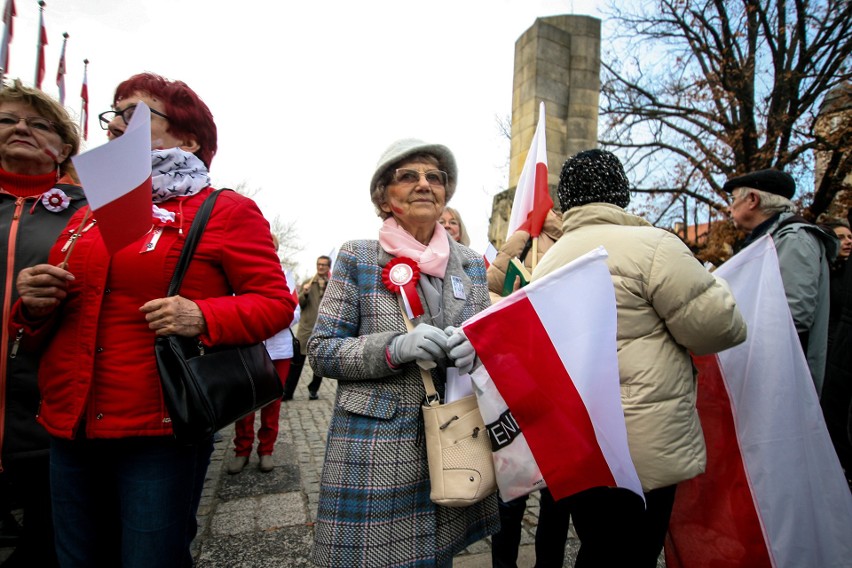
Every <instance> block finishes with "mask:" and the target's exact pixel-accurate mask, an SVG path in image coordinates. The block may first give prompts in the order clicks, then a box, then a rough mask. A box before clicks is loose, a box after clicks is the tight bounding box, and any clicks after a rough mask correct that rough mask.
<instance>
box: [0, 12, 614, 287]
mask: <svg viewBox="0 0 852 568" xmlns="http://www.w3.org/2000/svg"><path fill="white" fill-rule="evenodd" d="M5 1H6V0H0V3H3V4H5ZM15 4H16V8H17V13H18V15H17V17H16V18H15V21H14V38H13V40H12V44H11V47H10V64H9V71H8V76H9V77H20V78H21V80H22V81H23V82H24V83H25V84H28V85H32V84H33V82H34V79H35V57H36V39H37V29H38V2H37V1H36V0H16V2H15ZM597 6H598V1H597V0H575V1H573V2H572V1H570V0H569V1H552V0H432V1H430V2H410V1H405V0H387V1H384V0H364V1H362V2H351V1H345V0H335V1H326V2H320V1H314V2H281V1H260V2H227V3H226V2H220V1H218V0H169V1H164V0H147V1H145V2H130V1H126V0H48V1H47V4H46V6H45V11H44V19H45V26H46V28H47V33H48V46H47V48H46V60H47V72H46V76H45V80H44V83H43V85H42V88H43V89H44V90H45V91H46V92H48V93H49V94H51V95H54V96H58V89H57V87H56V82H55V79H56V70H57V64H58V61H59V54H60V50H61V48H62V33H63V32H68V34H69V35H70V38H69V40H68V47H67V51H66V60H67V68H68V71H67V75H66V78H65V79H66V91H67V95H66V101H65V103H66V106H67V107H68V109H69V111H70V112H72V114H73V115H74V116H79V114H80V98H79V95H80V86H81V82H82V76H83V59H89V61H90V64H89V75H88V76H89V81H88V84H89V113H90V120H89V140H88V142H87V147H88V148H93V147H95V146H99V145H101V144H104V143H106V136H105V135H104V132H103V131H102V130H101V129H100V127H99V126H98V122H97V115H98V114H99V113H100V112H103V111H105V110H109V107H110V104H111V102H112V94H113V92H114V89H115V86H116V85H117V84H118V83H119V82H121V81H122V80H124V79H126V78H127V77H129V76H131V75H133V74H135V73H139V72H142V71H152V72H155V73H159V74H161V75H164V76H165V77H168V78H170V79H180V80H183V81H185V82H186V83H187V84H188V85H189V86H190V87H192V88H193V89H194V90H195V91H196V92H197V93H198V94H199V95H200V96H201V98H202V99H204V100H205V102H206V103H207V104H208V105H209V106H210V109H211V110H212V112H213V115H214V117H215V119H216V123H217V126H218V129H219V151H218V154H217V155H216V158H215V159H214V161H213V164H212V167H211V175H212V177H213V182H214V185H216V186H231V187H233V186H235V185H237V184H240V183H244V184H246V185H247V187H248V188H249V189H252V190H259V192H258V193H257V195H256V196H255V200H256V201H257V202H258V204H259V205H260V207H261V209H262V210H263V212H264V215H266V217H267V218H268V219H270V220H272V219H274V218H275V217H276V216H278V217H279V218H280V220H281V221H282V222H284V223H290V222H292V223H295V229H296V231H297V234H298V236H299V240H300V241H301V243H302V244H303V245H304V251H303V252H301V253H299V254H298V255H296V261H297V262H298V263H299V271H298V274H299V275H300V276H302V275H305V274H307V273H308V272H310V271H312V270H313V264H314V259H315V258H316V257H317V256H318V255H321V254H328V253H329V252H330V251H331V250H332V249H335V248H337V247H339V245H340V244H341V243H342V242H344V241H346V240H349V239H355V238H376V236H377V232H378V228H379V226H380V220H379V218H378V217H377V216H376V214H375V212H374V210H373V207H372V204H371V202H370V199H369V182H370V178H371V177H372V174H373V170H374V167H375V164H376V162H377V160H378V158H379V156H380V154H381V153H382V151H383V150H384V149H385V148H386V147H387V146H388V145H389V144H390V143H391V142H392V141H394V140H396V139H398V138H403V137H416V138H422V139H425V140H427V141H431V142H437V143H442V144H445V145H447V146H448V147H449V148H450V149H451V150H452V151H453V153H454V154H455V156H456V159H457V161H458V164H459V186H458V189H457V192H456V195H455V197H454V198H453V200H452V202H451V203H450V205H452V206H454V207H456V208H458V209H459V210H460V212H461V214H462V218H463V220H464V222H465V224H466V225H467V227H468V229H469V232H470V233H471V246H472V247H473V248H474V249H476V250H479V251H480V252H481V251H482V250H483V249H484V247H485V244H486V238H487V225H488V218H489V216H490V213H491V201H492V197H493V196H494V195H495V194H496V193H498V192H499V191H501V190H503V189H505V187H506V184H507V183H508V173H509V172H508V166H507V164H508V153H509V143H508V140H506V139H505V138H504V137H503V136H502V135H501V134H500V131H499V129H498V127H497V120H498V118H501V117H502V118H506V117H509V116H510V114H511V104H512V73H513V59H514V45H515V40H517V38H518V37H519V36H520V35H521V34H522V33H523V32H524V31H525V30H526V29H527V28H529V27H530V26H531V25H532V24H533V22H534V21H535V18H536V17H541V16H551V15H557V14H571V13H574V14H585V15H592V16H599V13H598V11H597V10H598V9H597ZM0 26H2V24H0Z"/></svg>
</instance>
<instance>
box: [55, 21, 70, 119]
mask: <svg viewBox="0 0 852 568" xmlns="http://www.w3.org/2000/svg"><path fill="white" fill-rule="evenodd" d="M62 38H63V39H62V53H61V54H60V55H59V66H58V67H57V68H56V86H57V87H59V104H61V105H64V104H65V46H66V45H68V34H67V33H64V34H62Z"/></svg>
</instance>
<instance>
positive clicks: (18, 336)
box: [9, 327, 24, 359]
mask: <svg viewBox="0 0 852 568" xmlns="http://www.w3.org/2000/svg"><path fill="white" fill-rule="evenodd" d="M23 336H24V328H22V327H21V328H18V331H17V332H16V333H15V342H14V343H12V351H11V352H9V359H14V358H15V357H17V356H18V347H20V346H21V338H22V337H23Z"/></svg>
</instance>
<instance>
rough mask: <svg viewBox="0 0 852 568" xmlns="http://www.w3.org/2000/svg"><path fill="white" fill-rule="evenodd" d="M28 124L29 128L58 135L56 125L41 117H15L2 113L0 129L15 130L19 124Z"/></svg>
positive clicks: (0, 115)
mask: <svg viewBox="0 0 852 568" xmlns="http://www.w3.org/2000/svg"><path fill="white" fill-rule="evenodd" d="M22 120H23V121H24V122H26V123H27V128H29V129H30V130H37V131H40V132H52V133H54V134H55V133H56V125H55V124H54V123H53V122H51V121H50V120H47V119H46V118H42V117H40V116H15V115H14V114H9V113H6V112H0V129H8V128H15V127H16V126H17V125H18V123H19V122H21V121H22Z"/></svg>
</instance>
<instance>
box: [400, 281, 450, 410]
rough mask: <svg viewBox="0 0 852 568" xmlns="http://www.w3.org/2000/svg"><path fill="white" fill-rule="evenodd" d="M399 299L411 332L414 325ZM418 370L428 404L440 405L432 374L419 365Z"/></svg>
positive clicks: (406, 325) (403, 316) (406, 326)
mask: <svg viewBox="0 0 852 568" xmlns="http://www.w3.org/2000/svg"><path fill="white" fill-rule="evenodd" d="M397 299H398V300H399V310H400V311H401V312H402V319H403V320H404V321H405V329H407V330H408V331H411V330H413V329H414V324H413V323H411V319H410V318H409V317H408V313H407V312H406V311H405V304H403V303H402V295H401V294H397ZM417 368H418V369H420V378H421V379H423V387H424V388H425V389H426V404H427V405H429V406H435V405H438V404H440V403H441V397H440V395H438V391H437V390H436V389H435V383H434V382H432V374H431V373H430V372H429V371H427V370H426V369H424V368H423V367H421V366H420V365H417Z"/></svg>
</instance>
